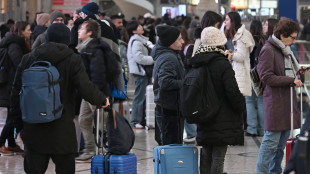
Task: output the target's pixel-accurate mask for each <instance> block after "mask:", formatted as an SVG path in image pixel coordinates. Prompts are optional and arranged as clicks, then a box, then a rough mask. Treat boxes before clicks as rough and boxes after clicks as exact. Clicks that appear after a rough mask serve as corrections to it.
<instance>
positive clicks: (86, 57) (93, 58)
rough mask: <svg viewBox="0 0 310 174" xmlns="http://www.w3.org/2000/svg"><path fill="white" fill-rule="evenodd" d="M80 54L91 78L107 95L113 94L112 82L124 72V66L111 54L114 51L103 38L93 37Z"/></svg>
mask: <svg viewBox="0 0 310 174" xmlns="http://www.w3.org/2000/svg"><path fill="white" fill-rule="evenodd" d="M80 54H81V56H82V59H83V62H84V65H85V68H86V72H87V74H88V75H89V78H90V80H91V81H92V82H93V83H94V84H96V85H97V86H98V88H99V89H100V90H101V91H103V93H104V94H105V95H106V96H111V89H110V84H111V82H112V81H113V79H115V78H117V76H115V75H117V74H120V73H122V67H121V66H120V64H119V62H118V61H117V60H116V59H114V58H113V56H111V54H113V52H112V50H111V49H110V47H109V45H108V44H107V43H105V42H104V41H103V40H102V39H101V38H99V39H92V40H91V41H90V42H89V43H88V44H87V46H86V47H85V48H84V49H83V50H82V51H81V53H80Z"/></svg>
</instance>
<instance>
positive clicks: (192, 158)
mask: <svg viewBox="0 0 310 174" xmlns="http://www.w3.org/2000/svg"><path fill="white" fill-rule="evenodd" d="M154 174H198V149H197V147H196V146H193V145H182V144H175V145H174V144H171V145H165V146H156V147H155V148H154Z"/></svg>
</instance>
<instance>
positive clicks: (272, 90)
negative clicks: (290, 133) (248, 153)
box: [257, 37, 300, 131]
mask: <svg viewBox="0 0 310 174" xmlns="http://www.w3.org/2000/svg"><path fill="white" fill-rule="evenodd" d="M257 72H258V74H259V77H260V79H261V81H262V82H263V83H264V84H265V85H266V87H265V89H264V93H263V100H264V113H265V124H264V125H265V130H268V131H285V130H290V129H291V126H290V125H291V124H290V123H291V117H290V108H291V107H290V84H292V83H294V78H292V77H287V76H285V65H284V55H283V53H282V50H281V48H280V47H279V45H278V44H276V43H275V42H274V41H273V39H272V37H269V39H268V40H267V41H266V43H265V45H264V47H263V48H262V50H261V52H260V54H259V57H258V65H257ZM293 96H295V97H293V104H294V129H297V128H299V127H300V115H299V111H298V109H297V98H296V92H295V90H294V95H293Z"/></svg>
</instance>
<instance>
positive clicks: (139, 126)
mask: <svg viewBox="0 0 310 174" xmlns="http://www.w3.org/2000/svg"><path fill="white" fill-rule="evenodd" d="M135 128H136V129H143V128H144V126H142V125H141V124H140V123H138V124H135Z"/></svg>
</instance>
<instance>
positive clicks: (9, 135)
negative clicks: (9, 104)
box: [0, 109, 16, 147]
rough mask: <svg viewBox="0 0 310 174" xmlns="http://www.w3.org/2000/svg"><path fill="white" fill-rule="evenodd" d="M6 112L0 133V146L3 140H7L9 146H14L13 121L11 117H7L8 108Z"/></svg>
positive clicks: (3, 142)
mask: <svg viewBox="0 0 310 174" xmlns="http://www.w3.org/2000/svg"><path fill="white" fill-rule="evenodd" d="M7 113H8V114H7V117H6V121H5V125H4V127H3V129H2V132H1V135H0V146H2V145H3V144H5V141H6V140H8V145H9V146H10V147H15V146H16V142H15V139H14V123H13V119H12V118H11V117H9V109H8V112H7Z"/></svg>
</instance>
